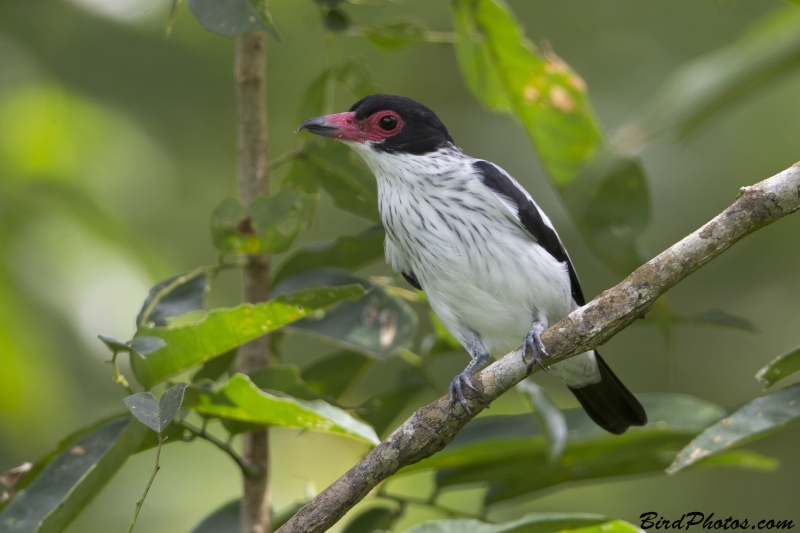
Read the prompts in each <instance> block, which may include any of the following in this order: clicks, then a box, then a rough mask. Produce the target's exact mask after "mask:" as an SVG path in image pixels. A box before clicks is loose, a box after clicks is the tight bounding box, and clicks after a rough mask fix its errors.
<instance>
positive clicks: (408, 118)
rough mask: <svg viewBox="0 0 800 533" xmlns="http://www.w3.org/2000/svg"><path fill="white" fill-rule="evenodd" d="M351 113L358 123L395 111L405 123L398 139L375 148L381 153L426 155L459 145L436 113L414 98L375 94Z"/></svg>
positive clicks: (390, 139)
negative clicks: (354, 115)
mask: <svg viewBox="0 0 800 533" xmlns="http://www.w3.org/2000/svg"><path fill="white" fill-rule="evenodd" d="M350 111H355V113H356V119H357V120H362V119H365V118H367V117H368V116H370V115H372V114H373V113H377V112H378V111H394V112H395V113H397V114H398V115H400V118H402V119H403V122H404V123H405V125H404V126H403V129H402V130H400V132H399V133H398V134H397V135H392V136H391V137H388V138H386V139H384V140H382V141H381V142H378V143H375V144H374V146H373V148H374V149H375V150H377V151H379V152H390V153H407V154H415V155H422V154H428V153H430V152H435V151H437V150H440V149H441V148H444V147H445V146H447V145H452V144H455V143H454V142H453V139H452V137H450V134H449V133H448V132H447V128H445V127H444V124H442V121H441V120H439V117H437V116H436V113H434V112H433V111H431V110H430V109H428V108H427V107H425V106H424V105H422V104H420V103H419V102H416V101H414V100H412V99H411V98H406V97H404V96H395V95H391V94H373V95H372V96H367V97H366V98H362V99H361V100H359V101H358V102H356V103H355V104H353V107H351V108H350Z"/></svg>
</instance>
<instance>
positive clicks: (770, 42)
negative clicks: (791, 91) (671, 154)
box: [618, 8, 800, 149]
mask: <svg viewBox="0 0 800 533" xmlns="http://www.w3.org/2000/svg"><path fill="white" fill-rule="evenodd" d="M799 65H800V12H798V11H797V10H795V9H790V8H787V9H779V10H777V11H775V12H773V13H771V14H769V15H767V16H766V17H765V18H763V19H762V20H760V21H758V23H757V24H756V25H755V26H754V27H753V28H752V29H751V30H750V31H748V32H747V34H745V35H744V36H743V37H742V38H740V39H739V40H738V41H736V42H734V43H733V44H730V45H728V46H725V47H723V48H721V49H720V50H718V51H716V52H712V53H710V54H708V55H705V56H703V57H700V58H699V59H696V60H694V61H692V62H690V63H688V64H686V65H684V66H682V67H681V68H680V69H679V70H678V71H677V72H675V74H673V75H672V76H671V77H670V78H669V79H668V80H667V82H666V83H665V84H664V86H663V88H662V89H661V90H660V91H659V92H658V94H657V95H656V96H655V97H654V98H653V99H652V100H651V101H650V103H649V104H647V105H646V106H645V108H644V109H643V111H642V112H641V113H640V114H639V117H638V118H637V119H635V120H634V121H633V122H631V123H629V124H628V125H626V126H624V127H623V128H622V129H621V130H620V132H619V135H618V137H619V140H618V142H619V143H620V144H624V145H626V146H630V147H631V148H632V149H641V148H642V147H643V146H644V145H646V144H647V143H649V142H650V141H651V140H652V139H653V138H655V137H656V136H658V135H660V134H663V133H666V132H670V131H674V132H676V133H677V134H678V135H679V136H684V135H686V134H688V133H689V132H691V131H692V130H694V129H696V128H697V127H698V126H700V125H701V124H703V123H704V122H705V121H707V120H708V119H709V118H710V117H712V116H714V115H716V114H717V113H719V111H721V110H722V109H725V108H728V107H730V106H731V105H732V104H734V103H736V102H738V101H741V99H742V98H743V97H745V96H747V95H749V94H751V93H752V92H754V91H755V90H758V89H760V88H762V87H764V86H765V85H767V84H768V83H770V82H772V81H774V80H776V79H778V78H779V77H781V76H784V75H785V74H787V73H789V72H791V71H792V70H793V69H795V68H797V67H798V66H799Z"/></svg>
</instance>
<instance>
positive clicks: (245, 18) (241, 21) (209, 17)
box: [187, 0, 280, 38]
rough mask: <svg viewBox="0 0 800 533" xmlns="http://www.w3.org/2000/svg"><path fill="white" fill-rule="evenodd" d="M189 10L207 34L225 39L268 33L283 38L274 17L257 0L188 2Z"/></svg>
mask: <svg viewBox="0 0 800 533" xmlns="http://www.w3.org/2000/svg"><path fill="white" fill-rule="evenodd" d="M187 3H188V4H189V9H190V10H191V12H192V14H193V15H194V16H195V18H196V19H197V21H198V22H199V23H200V25H201V26H203V27H204V28H205V29H206V30H208V31H210V32H213V33H216V34H218V35H223V36H225V37H237V36H239V35H243V34H245V33H252V32H257V31H265V32H267V33H269V34H271V35H272V36H273V37H276V38H280V36H279V35H278V32H277V30H276V28H275V25H274V24H273V22H272V17H271V16H270V15H269V12H267V11H266V10H265V9H263V8H262V7H261V6H262V5H264V4H262V2H260V1H257V0H187Z"/></svg>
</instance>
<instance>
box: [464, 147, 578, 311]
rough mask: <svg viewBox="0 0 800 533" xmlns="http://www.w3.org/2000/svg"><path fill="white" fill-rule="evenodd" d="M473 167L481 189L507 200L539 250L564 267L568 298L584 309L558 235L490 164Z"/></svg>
mask: <svg viewBox="0 0 800 533" xmlns="http://www.w3.org/2000/svg"><path fill="white" fill-rule="evenodd" d="M473 166H474V168H475V170H476V171H477V172H478V174H479V175H480V178H481V181H482V182H483V184H484V185H486V186H487V187H489V188H490V189H492V190H493V191H494V192H495V194H498V195H501V196H503V197H504V198H507V199H508V200H509V201H511V202H512V203H513V204H514V205H516V207H517V217H518V218H519V221H520V222H521V223H522V225H523V226H524V227H525V229H526V230H528V232H529V233H530V234H531V235H532V236H533V238H534V239H536V241H537V242H538V243H539V244H540V245H541V247H542V248H544V249H545V250H547V252H548V253H549V254H550V255H552V256H553V257H554V258H556V259H557V260H558V261H560V262H562V263H566V264H567V269H568V270H569V281H570V285H571V289H572V298H573V299H574V300H575V302H576V303H577V304H578V305H580V306H583V305H585V304H586V299H585V298H584V296H583V289H582V288H581V282H580V280H579V279H578V273H577V272H576V271H575V267H574V266H572V261H570V259H569V255H568V254H567V250H566V248H564V244H563V243H562V242H561V239H559V238H558V234H557V233H556V232H555V230H554V229H553V228H551V227H550V226H548V225H547V224H545V223H544V220H543V219H542V213H541V212H540V211H539V208H538V207H536V204H534V203H533V202H532V201H531V199H530V198H529V197H528V195H526V194H525V192H524V191H523V190H522V189H521V188H520V187H518V186H517V185H516V184H515V183H514V182H513V181H511V180H510V179H509V178H508V176H506V175H505V174H504V173H503V172H501V171H500V169H498V168H497V167H496V166H494V165H493V164H491V163H489V162H488V161H477V162H475V164H474V165H473Z"/></svg>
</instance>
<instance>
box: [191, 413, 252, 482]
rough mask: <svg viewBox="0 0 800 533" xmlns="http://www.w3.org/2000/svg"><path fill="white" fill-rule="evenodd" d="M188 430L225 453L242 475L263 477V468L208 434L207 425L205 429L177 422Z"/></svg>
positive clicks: (204, 426) (227, 443) (204, 425)
mask: <svg viewBox="0 0 800 533" xmlns="http://www.w3.org/2000/svg"><path fill="white" fill-rule="evenodd" d="M176 422H177V423H179V424H180V425H181V427H183V428H184V429H185V430H187V431H188V432H189V433H191V434H192V435H194V436H195V437H200V438H201V439H204V440H207V441H208V442H210V443H211V444H213V445H214V446H216V447H217V448H219V449H220V450H222V451H223V452H225V453H226V454H227V455H228V457H230V458H231V459H233V461H234V462H235V463H236V464H237V465H238V466H239V468H240V469H241V471H242V474H243V475H245V476H246V477H248V478H250V479H256V478H258V476H259V475H261V467H260V466H259V465H257V464H253V463H250V462H248V461H246V460H245V459H244V458H243V457H242V456H241V455H239V454H238V453H236V450H234V449H233V446H231V444H230V442H225V441H223V440H222V439H218V438H217V437H215V436H214V435H212V434H210V433H208V431H206V424H205V423H204V424H203V427H201V428H197V427H194V426H193V425H191V424H189V423H188V422H186V421H184V420H181V421H180V422H178V421H176Z"/></svg>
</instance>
